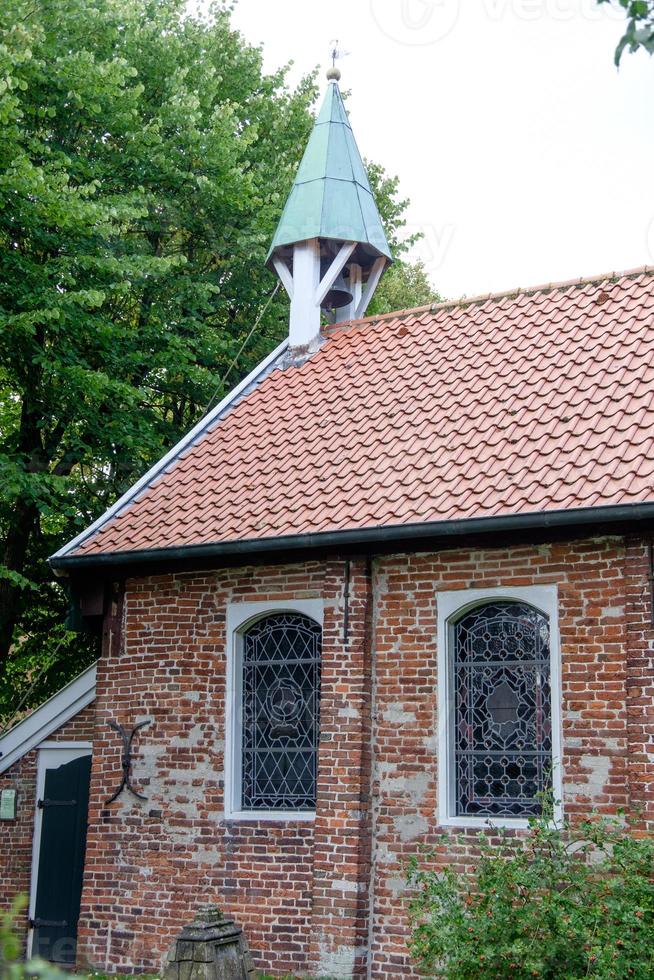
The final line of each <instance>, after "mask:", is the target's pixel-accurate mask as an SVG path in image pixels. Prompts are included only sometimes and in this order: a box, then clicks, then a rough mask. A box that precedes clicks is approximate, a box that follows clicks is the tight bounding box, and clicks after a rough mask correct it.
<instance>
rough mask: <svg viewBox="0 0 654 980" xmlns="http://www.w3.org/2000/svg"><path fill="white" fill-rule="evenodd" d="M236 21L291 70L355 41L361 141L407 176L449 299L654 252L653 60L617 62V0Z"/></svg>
mask: <svg viewBox="0 0 654 980" xmlns="http://www.w3.org/2000/svg"><path fill="white" fill-rule="evenodd" d="M200 5H203V2H202V0H201V4H200ZM234 24H235V26H236V27H237V28H238V29H239V30H240V31H241V32H242V33H243V34H244V35H245V37H246V38H247V39H248V40H249V41H250V42H253V43H256V44H259V43H261V44H263V49H264V55H265V67H266V69H269V70H272V69H274V68H277V67H278V66H280V65H281V64H284V63H285V62H287V61H289V60H293V61H294V62H295V65H294V67H293V69H292V72H291V76H290V80H291V81H296V80H297V79H298V78H299V77H300V76H301V75H302V74H303V73H305V72H308V71H310V70H311V69H312V68H313V67H314V66H315V65H317V64H322V67H323V69H324V68H325V67H326V66H327V65H328V63H329V62H328V57H327V54H328V50H329V42H330V39H331V38H338V39H339V40H340V45H341V47H342V48H344V49H345V50H346V51H348V52H349V55H348V56H347V57H345V58H343V60H342V61H341V62H340V65H339V67H340V68H341V71H342V73H343V79H342V83H341V84H342V87H343V88H344V89H351V91H352V96H351V99H350V100H349V103H348V108H349V110H350V116H351V121H352V126H353V129H354V133H355V136H356V138H357V142H358V144H359V148H360V150H361V152H362V154H363V155H364V156H367V157H369V158H370V159H373V160H375V161H377V162H379V163H381V164H382V165H383V166H384V167H385V168H386V170H387V171H388V172H389V173H391V174H398V175H399V177H400V187H401V191H402V194H403V195H404V196H406V197H409V198H410V199H411V208H410V212H409V221H410V228H411V230H412V231H413V230H418V229H419V230H421V231H423V232H424V235H425V239H424V241H423V242H422V243H421V244H420V245H419V246H417V247H416V249H415V254H416V255H417V256H420V257H422V258H423V259H424V260H425V263H426V266H427V269H428V272H429V275H430V278H431V279H432V280H433V283H434V285H435V286H436V287H437V288H438V289H439V290H440V292H441V293H442V294H443V295H444V296H446V297H448V298H455V297H459V296H461V295H464V294H465V295H468V296H471V295H474V294H477V293H484V292H489V291H496V290H501V289H508V288H512V287H515V286H530V285H538V284H540V283H544V282H550V281H553V280H559V279H572V278H575V277H578V276H586V275H594V274H596V273H602V272H609V271H613V270H622V269H628V268H632V267H634V266H639V265H645V264H653V263H654V125H653V123H654V112H653V105H654V104H653V95H654V59H650V58H649V57H648V56H647V55H645V54H644V53H642V52H640V53H638V54H636V55H629V54H627V53H626V54H625V55H624V56H623V62H622V67H621V69H620V71H619V72H618V71H616V69H615V67H614V65H613V51H614V48H615V44H616V42H617V40H618V38H619V37H620V35H621V33H622V30H623V28H624V16H623V14H622V13H621V12H620V11H618V10H613V5H605V6H602V7H598V5H597V4H596V2H595V0H466V2H465V4H464V3H463V0H329V2H323V3H316V2H315V0H239V2H238V4H237V7H236V11H235V13H234ZM321 79H322V80H323V81H324V74H323V75H321Z"/></svg>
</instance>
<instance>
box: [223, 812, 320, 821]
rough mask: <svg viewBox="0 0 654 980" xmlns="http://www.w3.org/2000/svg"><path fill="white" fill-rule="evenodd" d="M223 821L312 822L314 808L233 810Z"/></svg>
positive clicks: (314, 816) (314, 814) (314, 815)
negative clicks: (303, 809)
mask: <svg viewBox="0 0 654 980" xmlns="http://www.w3.org/2000/svg"><path fill="white" fill-rule="evenodd" d="M224 819H225V823H313V822H314V821H315V819H316V812H315V810H307V811H301V810H299V811H298V810H235V811H234V812H232V813H226V814H225V817H224Z"/></svg>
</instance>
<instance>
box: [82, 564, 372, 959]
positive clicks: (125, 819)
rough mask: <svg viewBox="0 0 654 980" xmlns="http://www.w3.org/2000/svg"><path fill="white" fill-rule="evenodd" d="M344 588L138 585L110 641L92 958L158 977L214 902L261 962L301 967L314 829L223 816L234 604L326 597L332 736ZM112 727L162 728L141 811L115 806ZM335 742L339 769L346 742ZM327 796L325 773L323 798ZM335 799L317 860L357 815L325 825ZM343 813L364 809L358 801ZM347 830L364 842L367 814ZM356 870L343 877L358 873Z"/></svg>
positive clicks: (272, 576)
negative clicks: (171, 951)
mask: <svg viewBox="0 0 654 980" xmlns="http://www.w3.org/2000/svg"><path fill="white" fill-rule="evenodd" d="M338 565H339V566H340V565H342V563H338ZM354 588H356V581H355V582H354ZM342 589H343V575H342V573H341V574H337V573H336V569H330V567H329V566H325V565H324V564H318V563H312V564H306V565H302V566H288V567H283V568H272V569H251V568H250V569H237V570H226V571H219V572H213V573H205V574H180V575H175V576H172V575H171V576H160V577H153V578H150V579H146V580H140V581H134V582H128V583H127V589H126V594H125V613H124V624H125V625H124V630H123V642H122V643H117V642H116V638H115V635H114V636H113V637H111V636H109V635H107V637H106V638H105V645H106V646H107V647H109V646H110V645H111V647H112V649H111V651H110V652H108V653H107V655H106V656H104V657H103V660H102V661H101V663H100V665H99V670H98V687H97V690H98V701H97V704H98V731H97V733H96V740H95V745H94V750H95V751H94V759H93V772H92V781H91V799H92V804H91V808H90V815H89V817H90V825H89V837H88V845H87V861H86V874H85V888H84V894H83V900H82V915H81V920H80V931H79V946H78V949H79V955H80V960H81V961H82V962H86V963H89V964H92V965H95V966H100V967H111V968H113V967H122V966H126V967H134V968H135V969H137V970H139V969H142V970H149V969H152V968H153V967H154V968H157V967H158V966H159V964H160V962H161V958H162V956H163V954H164V953H165V952H166V951H167V949H168V947H169V946H170V943H171V940H172V939H173V937H174V936H175V934H176V933H177V932H178V931H179V929H180V928H181V927H182V925H184V924H185V923H186V922H188V921H189V919H190V918H192V916H193V914H194V912H195V910H196V909H197V907H198V906H199V905H201V904H204V903H206V902H208V901H213V902H216V903H218V904H219V905H220V906H221V907H222V908H224V909H225V910H226V911H229V912H231V913H233V914H234V915H235V916H236V918H237V919H238V921H239V922H240V923H242V924H243V925H244V926H246V927H247V934H248V938H249V941H250V944H251V947H252V950H253V953H254V956H255V959H256V960H257V961H258V963H259V964H261V965H263V964H264V962H265V964H266V965H268V966H269V967H270V968H271V969H279V970H280V971H288V970H299V969H300V968H303V967H306V964H307V958H308V956H309V941H310V935H311V932H312V929H314V928H319V927H320V923H319V922H318V921H316V922H313V921H312V884H313V880H314V875H313V872H314V829H315V828H314V823H313V822H311V821H309V822H306V821H303V822H297V821H288V822H275V823H271V822H266V821H262V820H257V819H253V820H248V821H247V822H231V821H230V822H229V823H226V822H225V820H224V810H223V808H224V795H223V791H224V759H223V753H224V741H225V730H224V728H225V725H224V713H225V679H226V677H225V673H226V636H225V620H226V605H227V603H228V602H232V601H252V600H257V601H271V602H274V601H277V600H287V599H289V598H295V599H300V598H323V599H324V601H325V622H324V640H323V671H322V702H321V713H322V717H323V718H324V719H326V725H327V727H329V728H332V729H334V730H336V726H335V725H334V722H333V719H334V717H335V716H336V715H337V714H338V710H339V705H341V704H342V703H345V702H346V701H347V683H348V682H347V678H346V677H345V673H346V668H345V666H344V663H343V659H342V657H339V656H336V655H335V653H334V652H333V649H332V648H333V646H334V645H335V644H338V643H339V642H340V625H339V622H340V616H341V611H340V608H339V604H340V603H341V602H342ZM355 640H356V642H357V643H358V637H357V636H355V635H354V636H353V642H354V641H355ZM339 649H340V648H339ZM358 684H359V688H360V689H361V686H362V684H361V682H360V681H359V682H358ZM359 696H360V693H359ZM113 718H115V719H117V720H118V721H120V722H122V723H123V724H126V725H130V726H131V725H133V724H135V723H136V722H138V721H140V720H144V719H146V718H147V719H151V722H152V723H151V725H150V726H149V727H148V728H146V729H145V731H144V732H143V734H142V736H141V737H140V738H139V741H138V743H137V746H136V757H135V761H134V766H133V772H134V781H135V783H136V784H137V785H138V786H139V788H140V789H141V790H142V792H143V793H144V794H146V795H147V797H148V799H147V801H145V802H142V801H139V800H136V799H135V798H134V797H131V796H130V795H129V794H123V795H122V796H121V797H120V798H119V799H118V800H117V801H116V802H115V803H114V804H112V805H110V806H107V805H105V803H104V801H106V800H107V798H108V797H109V796H110V795H111V793H112V792H113V791H114V789H115V788H116V786H117V784H118V783H119V782H120V745H119V740H118V738H117V737H116V735H115V733H113V732H111V730H110V729H109V728H108V727H107V723H108V722H109V721H110V720H111V719H113ZM330 719H331V720H330ZM354 727H355V726H354V725H353V726H352V729H353V730H354ZM343 731H345V726H344V727H343ZM355 741H357V740H356V738H355ZM359 741H360V739H359ZM325 745H326V749H327V750H329V751H330V753H331V750H332V748H333V749H334V755H333V759H334V760H336V759H338V758H339V752H340V758H341V760H342V753H343V752H344V751H345V750H346V749H347V746H346V745H344V746H343V749H339V747H338V745H337V744H336V743H335V742H334V743H331V744H328V743H325ZM341 764H342V765H344V764H345V763H344V762H343V761H341ZM323 771H327V770H326V769H325V767H323ZM358 782H360V781H358ZM326 786H327V781H326V779H325V780H323V783H322V786H321V789H320V793H321V795H322V797H323V799H325V794H326ZM328 805H329V804H328V803H327V800H326V805H325V807H324V808H321V819H320V820H319V824H320V827H319V831H318V851H317V853H318V852H319V849H320V848H321V847H322V846H323V842H324V841H326V840H328V839H330V837H331V836H333V834H334V833H335V832H336V829H337V827H338V826H342V825H343V824H342V823H339V822H340V821H346V817H345V815H344V812H333V813H330V814H329V815H328V814H327V808H328ZM347 809H352V810H354V809H355V804H354V802H353V801H352V802H351V801H349V800H348V801H346V802H345V803H344V806H343V811H345V810H347ZM347 823H348V828H349V829H350V830H352V831H353V832H355V833H356V819H355V818H354V817H353V818H352V819H351V820H348V821H347ZM354 865H355V862H353V863H352V864H348V866H347V867H346V868H344V869H343V871H342V874H341V877H342V878H346V877H347V876H348V875H349V877H350V879H352V880H353V879H356V877H357V870H356V868H355V866H354ZM354 887H355V889H356V884H355V885H354ZM326 917H328V916H326ZM323 946H324V944H323ZM321 949H322V952H323V955H324V949H323V948H322V947H321ZM264 951H265V955H264Z"/></svg>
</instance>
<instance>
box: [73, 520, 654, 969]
mask: <svg viewBox="0 0 654 980" xmlns="http://www.w3.org/2000/svg"><path fill="white" fill-rule="evenodd" d="M350 571H351V574H350V586H349V590H350V595H349V602H348V604H347V605H348V615H347V618H348V624H347V634H348V635H347V638H346V636H345V626H346V622H345V620H346V615H345V600H344V596H345V591H346V584H345V583H346V565H345V563H344V562H339V561H333V562H327V563H318V562H316V563H311V564H302V565H296V566H290V565H289V566H285V567H281V568H279V567H278V568H272V567H271V568H263V569H261V568H260V569H253V568H244V569H231V570H223V571H216V572H211V573H209V572H207V573H201V574H200V573H198V574H191V573H187V574H179V575H174V576H173V575H169V576H160V577H156V578H155V577H153V578H150V579H146V580H139V581H134V582H131V583H128V585H127V592H126V606H125V616H124V622H125V634H124V645H122V646H121V645H120V644H119V643H118V642H117V635H115V634H113V635H109V634H110V633H111V631H109V632H108V635H107V638H106V647H107V654H106V656H105V658H104V660H103V662H102V664H101V665H100V670H99V675H98V726H99V727H98V732H97V734H96V740H95V752H94V763H93V777H92V800H93V803H92V806H91V814H90V821H91V822H90V831H89V845H88V852H87V864H86V875H85V891H84V897H83V909H82V921H81V923H80V927H81V928H80V949H81V950H82V951H83V955H84V956H85V957H86V959H87V961H88V962H90V963H92V964H94V965H96V966H99V967H110V968H118V967H130V968H134V969H136V970H152V969H154V968H157V967H158V965H159V963H160V961H161V957H162V955H163V954H164V952H165V951H166V949H167V948H168V946H169V944H170V942H171V940H172V939H173V937H174V936H175V934H176V933H177V931H178V930H179V928H180V927H181V926H182V924H183V923H185V922H187V921H188V920H189V919H190V918H191V917H192V915H193V913H194V911H195V909H196V908H197V906H198V905H200V904H202V903H205V902H207V901H216V902H217V903H218V904H220V905H221V906H223V907H224V908H225V909H226V910H227V911H229V912H232V913H233V914H234V915H235V917H236V918H237V919H238V921H239V922H240V923H241V924H242V925H243V926H244V927H245V929H246V933H247V935H248V938H249V941H250V944H251V946H252V948H253V950H254V954H255V960H256V963H257V965H258V966H260V967H262V968H263V967H266V968H268V969H269V970H271V971H273V972H278V973H280V974H281V973H284V972H286V971H291V972H298V973H301V972H303V973H306V972H312V973H314V974H316V975H318V974H322V975H327V976H339V975H340V976H347V975H350V974H354V975H357V976H361V975H365V971H366V969H367V964H366V960H367V949H368V947H369V946H370V947H371V949H372V960H371V975H372V976H373V977H380V978H384V977H394V976H405V977H406V976H411V975H413V973H412V968H411V965H410V962H409V959H408V956H407V952H406V937H407V925H406V916H405V898H406V893H405V882H404V875H405V866H406V862H407V860H408V858H409V856H410V855H411V854H413V853H415V852H416V850H417V848H418V846H419V845H420V844H422V843H432V844H433V843H434V842H435V841H436V839H437V835H438V834H439V828H438V826H437V815H436V795H437V771H438V759H437V735H438V718H437V650H436V624H437V618H436V612H437V610H436V593H437V592H439V591H443V590H450V589H469V588H484V587H489V588H490V587H498V586H499V587H501V586H507V585H513V586H529V585H543V584H556V585H557V586H558V596H559V623H560V639H561V651H562V660H563V666H562V692H563V731H564V758H563V768H564V790H565V792H564V804H565V809H566V813H567V814H568V815H572V816H575V815H578V814H581V813H587V812H588V810H589V808H590V807H591V806H594V807H596V808H597V809H599V810H602V811H604V812H607V813H614V812H616V810H617V809H618V808H619V807H623V806H626V807H627V808H629V807H633V806H635V805H639V806H641V807H644V808H645V811H646V812H645V815H644V820H645V821H646V822H647V821H649V822H650V826H651V823H652V818H653V817H654V784H653V777H652V762H654V759H653V758H652V752H653V749H652V745H653V740H652V724H653V717H652V694H654V689H653V685H652V666H653V664H652V653H651V650H652V641H653V640H654V632H653V631H652V628H651V625H650V609H649V590H648V585H647V553H646V548H645V545H644V544H643V543H639V542H637V541H634V542H629V543H628V544H627V545H625V543H624V541H623V540H621V539H617V538H607V539H598V540H588V541H581V542H573V543H559V544H553V545H539V546H523V547H512V548H510V549H509V548H507V549H492V550H491V549H489V550H470V549H466V550H460V551H450V552H442V553H439V554H431V555H413V556H406V555H393V556H388V557H384V558H379V559H376V560H375V561H374V562H373V563H372V567H371V568H368V566H367V565H366V563H365V562H364V561H357V562H352V564H351V570H350ZM315 597H322V598H323V600H324V603H325V624H324V643H323V677H322V705H321V747H320V774H319V786H318V813H317V817H316V821H315V824H307V823H294V822H289V823H275V824H271V823H266V822H265V821H263V820H260V821H257V820H253V821H248V822H247V823H225V820H224V815H223V779H224V763H223V748H224V737H225V733H224V693H225V663H226V660H225V656H226V637H225V608H226V604H227V603H228V602H230V601H238V600H242V601H246V600H254V599H256V600H267V599H268V600H278V599H279V600H282V601H283V600H287V599H291V598H296V599H299V598H315ZM371 650H374V657H371ZM114 717H115V718H117V720H119V721H122V722H123V723H125V724H128V725H133V724H134V723H136V722H137V721H139V720H143V719H145V718H149V719H151V720H152V724H151V725H150V726H149V727H148V728H146V729H145V731H144V732H143V734H142V736H141V738H140V740H139V742H138V747H137V757H136V759H135V763H134V779H135V783H136V784H137V785H138V786H139V787H140V788H141V789H142V791H143V792H144V793H146V794H147V796H148V800H147V802H140V801H138V800H135V799H134V798H131V797H129V796H128V795H125V794H123V796H122V797H121V798H120V799H119V800H118V801H117V802H116V803H115V804H112V805H111V806H105V805H104V803H103V801H104V800H106V799H107V797H108V796H110V795H111V793H112V792H113V790H114V789H115V787H116V786H117V784H118V782H119V781H120V746H119V742H118V739H117V736H116V735H115V734H114V733H112V732H111V731H110V730H109V729H108V728H107V722H108V721H109V720H110V719H111V718H114ZM464 836H465V838H466V842H465V843H464V844H463V845H461V846H459V845H457V844H456V842H455V840H454V833H453V834H451V835H450V840H449V842H448V844H447V846H445V847H443V848H442V849H441V853H442V859H443V860H447V861H451V862H456V863H457V864H459V865H461V866H463V865H465V864H466V863H467V862H469V861H470V859H471V856H472V854H473V851H474V837H475V835H474V832H471V831H467V832H466V833H465V835H464ZM371 864H372V885H371V884H370V881H371V874H370V866H371Z"/></svg>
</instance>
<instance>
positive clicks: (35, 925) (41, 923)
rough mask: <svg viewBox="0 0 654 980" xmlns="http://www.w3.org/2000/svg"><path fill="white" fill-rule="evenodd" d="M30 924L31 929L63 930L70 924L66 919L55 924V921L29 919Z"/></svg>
mask: <svg viewBox="0 0 654 980" xmlns="http://www.w3.org/2000/svg"><path fill="white" fill-rule="evenodd" d="M28 924H29V927H30V929H39V928H41V927H46V928H50V929H63V928H65V927H66V926H67V925H68V922H67V921H66V920H65V919H63V920H62V921H61V922H55V921H54V920H53V919H28Z"/></svg>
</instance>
